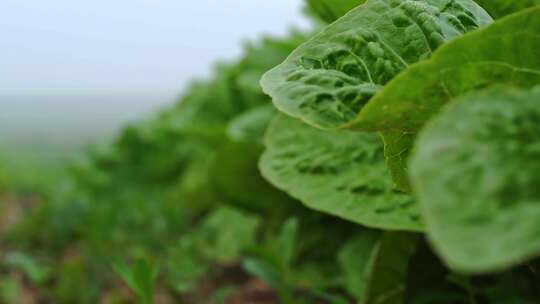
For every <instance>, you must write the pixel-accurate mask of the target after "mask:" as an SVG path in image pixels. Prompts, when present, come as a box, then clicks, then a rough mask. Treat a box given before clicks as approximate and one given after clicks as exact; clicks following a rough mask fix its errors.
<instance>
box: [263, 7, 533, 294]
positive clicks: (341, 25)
mask: <svg viewBox="0 0 540 304" xmlns="http://www.w3.org/2000/svg"><path fill="white" fill-rule="evenodd" d="M329 2H330V1H320V3H319V6H318V7H319V8H321V7H324V5H325V4H327V5H329V6H330V4H328V3H329ZM357 4H358V6H357V7H356V8H354V9H352V10H351V11H350V12H348V13H347V14H345V15H344V16H343V17H341V18H338V19H337V20H335V21H334V22H333V23H331V24H330V25H328V26H326V27H325V28H324V29H323V30H322V31H321V32H320V33H318V34H316V35H314V36H313V37H312V38H311V39H309V40H308V41H307V42H305V43H304V44H302V45H300V46H299V47H298V48H297V49H296V50H294V51H293V52H292V53H291V55H290V56H289V57H288V58H287V59H286V60H285V61H284V62H283V63H281V64H280V65H278V66H277V67H275V68H273V69H272V70H270V71H269V72H267V73H266V74H265V75H264V76H263V77H262V80H261V85H262V87H263V90H264V91H265V92H266V93H267V94H268V95H270V96H271V97H272V100H273V103H274V105H275V107H276V108H277V109H278V110H280V111H281V112H282V114H281V115H278V116H277V117H276V118H275V119H274V120H273V121H272V122H271V123H270V126H269V128H268V131H267V133H266V140H265V144H266V152H265V153H264V154H263V156H262V158H261V161H260V168H261V170H262V172H263V175H264V176H265V177H266V178H267V179H268V180H269V181H270V182H271V183H273V184H274V185H276V186H277V187H278V188H280V189H283V190H284V191H286V192H288V193H290V194H291V195H292V196H293V197H295V198H297V199H299V200H301V201H302V202H303V203H304V204H305V205H306V206H308V207H310V208H313V209H316V210H319V211H322V212H326V213H329V214H333V215H336V216H339V217H341V218H343V219H346V220H349V221H352V222H355V223H357V224H360V225H363V226H367V227H371V228H377V229H383V230H408V231H419V232H424V233H425V234H426V235H427V237H428V239H429V240H430V242H431V244H432V246H433V247H434V250H435V252H437V253H438V254H439V257H440V258H442V259H443V261H444V263H445V264H447V265H448V266H449V267H450V268H451V269H452V270H454V271H458V272H462V273H469V274H478V273H482V274H485V273H493V272H496V271H501V270H506V269H509V268H511V267H513V266H516V265H520V264H522V263H523V262H524V261H527V260H530V259H532V258H534V257H537V256H538V255H540V246H538V244H539V243H538V241H539V239H538V235H539V233H538V232H539V231H540V224H538V223H539V220H540V213H538V210H537V209H538V208H537V205H538V204H539V203H540V194H539V192H538V189H540V179H539V178H540V173H539V172H540V168H537V167H538V166H537V165H538V162H539V161H540V154H538V145H539V143H540V141H539V139H538V136H537V135H536V134H537V133H538V132H539V131H540V130H539V128H540V127H539V126H540V119H539V116H538V113H539V112H538V109H539V108H540V99H539V95H538V92H539V91H538V89H532V88H533V87H535V86H537V85H540V6H539V5H537V4H538V3H537V2H535V1H478V3H477V2H475V1H469V0H449V1H446V0H445V1H439V0H405V1H393V0H368V1H357ZM481 5H486V8H487V9H488V11H489V12H490V13H491V15H492V16H494V17H496V18H497V19H496V20H493V18H492V17H491V16H490V13H488V12H486V11H485V10H484V9H483V8H482V6H481ZM336 8H339V6H336ZM315 11H316V10H315ZM324 12H325V13H326V15H324V16H323V19H325V20H327V19H329V18H328V17H327V16H328V15H331V11H330V10H329V9H326V10H324ZM503 16H505V17H503ZM330 21H331V20H330ZM491 87H494V88H491ZM518 89H521V90H518ZM531 89H532V90H531ZM475 92H478V93H475ZM447 106H448V108H447ZM377 133H378V134H380V136H381V137H379V136H377ZM419 133H420V134H421V136H420V139H418V134H419ZM381 138H382V139H381ZM383 149H384V156H383ZM411 151H415V152H414V153H413V155H414V156H413V157H412V160H411V153H412V152H411ZM385 159H386V164H385V162H384V160H385ZM391 180H393V182H391ZM383 238H384V237H383ZM349 251H350V249H349ZM358 251H360V250H358ZM374 275H375V276H376V275H377V273H376V272H375V273H374ZM364 284H367V283H357V287H358V288H360V286H361V285H364ZM390 302H392V301H390ZM392 303H394V302H392Z"/></svg>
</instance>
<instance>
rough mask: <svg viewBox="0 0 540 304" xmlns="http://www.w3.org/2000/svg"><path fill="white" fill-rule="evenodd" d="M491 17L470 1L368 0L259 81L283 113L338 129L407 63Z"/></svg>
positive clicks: (414, 60) (486, 22) (425, 55)
mask: <svg viewBox="0 0 540 304" xmlns="http://www.w3.org/2000/svg"><path fill="white" fill-rule="evenodd" d="M491 21H492V19H491V17H490V16H489V15H488V14H487V13H486V12H485V11H484V10H483V9H482V8H480V7H479V6H478V5H477V4H476V3H474V2H473V1H472V0H452V1H448V0H369V1H367V2H366V3H365V4H364V5H361V6H359V7H357V8H355V9H353V10H352V11H351V12H350V13H348V14H347V15H345V16H344V17H342V18H340V19H339V20H338V21H336V22H335V23H333V24H331V25H329V26H328V27H326V28H325V29H324V30H323V31H322V32H320V33H319V34H317V35H315V36H314V37H313V38H312V39H310V40H309V41H307V42H306V43H304V44H303V45H301V46H300V47H298V48H297V49H296V50H295V51H294V52H293V53H292V54H291V55H290V56H289V57H288V58H287V59H286V60H285V62H283V63H282V64H281V65H279V66H277V67H276V68H274V69H272V70H270V71H269V72H267V73H266V74H265V75H264V76H263V78H262V80H261V84H262V87H263V90H264V91H265V93H267V94H268V95H270V96H271V97H272V98H273V102H274V104H275V106H276V107H277V108H278V109H279V110H281V111H283V112H284V113H286V114H288V115H290V116H293V117H297V118H300V119H302V120H304V121H305V122H307V123H308V124H311V125H314V126H318V127H322V128H330V129H331V128H338V127H343V126H346V125H347V124H348V123H350V122H352V121H353V120H354V119H355V118H356V116H357V113H358V112H360V110H361V109H362V107H363V106H364V105H365V104H366V103H367V102H368V101H369V100H370V99H371V97H372V96H373V95H375V93H377V92H378V91H379V90H380V89H381V87H382V86H383V85H385V84H386V83H387V82H388V81H389V80H391V79H392V78H394V76H396V75H397V74H398V73H400V72H401V71H402V70H404V69H405V68H407V66H409V65H410V64H412V63H415V62H417V61H419V60H422V59H426V58H428V57H429V56H430V55H431V53H432V52H433V51H434V50H435V49H437V48H438V47H439V46H441V45H442V44H443V43H445V42H446V41H449V40H451V39H453V38H456V37H459V36H461V35H463V34H464V33H466V32H468V31H471V30H475V29H478V28H479V27H481V26H483V25H486V24H489V23H490V22H491Z"/></svg>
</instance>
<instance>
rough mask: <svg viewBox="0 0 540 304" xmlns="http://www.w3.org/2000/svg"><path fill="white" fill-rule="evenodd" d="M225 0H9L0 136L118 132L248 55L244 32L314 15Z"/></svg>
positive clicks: (4, 15)
mask: <svg viewBox="0 0 540 304" xmlns="http://www.w3.org/2000/svg"><path fill="white" fill-rule="evenodd" d="M217 3H219V2H217V1H216V0H201V1H197V2H191V1H190V2H187V1H176V0H159V1H148V0H116V1H105V0H97V1H93V2H79V1H69V0H50V1H37V0H4V1H2V3H1V4H0V35H1V36H2V37H3V39H2V42H1V44H2V46H1V47H0V55H1V56H0V66H2V71H0V83H1V86H0V106H1V107H2V111H1V112H0V139H4V140H5V139H6V138H10V137H13V136H14V135H17V137H28V138H31V137H34V138H40V139H41V140H42V141H45V142H46V141H47V139H50V141H56V140H61V139H62V138H63V137H70V136H77V135H79V136H81V137H89V138H91V137H92V136H93V135H101V134H107V133H108V132H113V131H115V130H116V129H117V128H118V127H119V126H120V125H122V124H123V123H125V122H127V121H132V120H136V119H140V118H142V117H144V116H146V115H147V114H150V113H152V112H154V111H155V110H157V109H159V108H160V107H162V106H164V105H166V104H169V103H171V102H173V101H174V100H175V99H176V98H177V97H178V96H179V95H180V94H181V93H182V89H183V88H184V87H185V86H186V85H187V84H188V83H189V82H190V80H192V79H194V78H204V77H206V76H208V74H209V71H210V70H211V69H212V66H213V64H214V63H215V62H217V61H223V60H233V59H235V58H236V57H238V56H239V55H240V54H241V52H242V45H243V41H246V40H250V41H253V40H255V39H257V38H258V37H260V36H261V35H264V34H271V35H273V36H282V35H285V34H286V33H287V31H288V30H289V28H290V27H291V26H296V27H300V28H303V27H305V26H306V23H307V21H306V20H305V19H304V18H303V17H302V15H301V9H300V8H301V5H302V1H301V0H295V1H290V0H275V1H272V2H271V3H270V2H267V1H247V0H229V2H228V5H227V6H224V5H217ZM21 139H24V138H21Z"/></svg>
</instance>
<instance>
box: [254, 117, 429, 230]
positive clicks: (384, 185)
mask: <svg viewBox="0 0 540 304" xmlns="http://www.w3.org/2000/svg"><path fill="white" fill-rule="evenodd" d="M266 148H267V150H266V152H265V153H264V154H263V156H262V158H261V161H260V168H261V171H262V173H263V176H264V177H266V178H267V179H268V180H269V181H270V182H271V183H273V184H274V185H276V186H277V187H278V188H280V189H282V190H284V191H286V192H288V193H289V194H291V195H292V196H293V197H295V198H297V199H299V200H301V201H302V202H303V203H304V204H305V205H307V206H308V207H311V208H313V209H316V210H319V211H322V212H326V213H330V214H333V215H336V216H339V217H341V218H344V219H347V220H350V221H353V222H356V223H359V224H362V225H366V226H369V227H376V228H384V229H400V230H421V229H422V222H421V220H420V218H419V212H418V209H417V206H416V203H415V201H414V199H413V198H412V197H410V196H409V195H406V194H401V193H396V192H394V191H393V189H392V182H391V178H390V175H389V173H388V171H387V168H386V165H385V163H384V156H383V146H382V142H381V140H380V138H379V137H378V136H377V135H375V134H364V133H359V132H353V131H323V130H319V129H315V128H313V127H311V126H308V125H306V124H304V123H303V122H301V121H299V120H296V119H293V118H290V117H287V116H285V115H279V116H278V117H276V119H275V120H274V121H273V122H272V123H271V124H270V127H269V130H268V132H267V135H266Z"/></svg>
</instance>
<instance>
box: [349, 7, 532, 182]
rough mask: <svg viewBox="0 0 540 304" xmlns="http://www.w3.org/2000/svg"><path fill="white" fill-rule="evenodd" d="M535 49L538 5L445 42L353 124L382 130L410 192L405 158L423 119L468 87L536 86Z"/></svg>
mask: <svg viewBox="0 0 540 304" xmlns="http://www.w3.org/2000/svg"><path fill="white" fill-rule="evenodd" d="M539 50H540V6H539V7H536V8H532V9H528V10H525V11H523V12H521V13H517V14H514V15H511V16H509V17H507V18H504V19H501V20H500V21H497V22H496V23H495V24H493V25H491V26H489V27H487V28H484V29H482V30H479V31H477V32H473V33H469V34H467V35H465V36H463V37H462V38H459V39H456V40H455V41H453V42H450V43H448V44H446V45H444V46H443V47H441V48H440V49H439V50H438V51H436V52H435V53H434V54H433V57H432V58H431V59H429V60H427V61H424V62H421V63H418V64H416V65H414V66H412V67H411V68H409V69H408V70H407V71H405V72H404V73H402V74H401V75H399V76H398V77H396V78H395V79H394V80H393V81H391V82H390V83H389V84H388V85H387V86H385V88H384V89H383V90H382V91H381V92H380V93H379V94H377V96H375V97H374V98H373V99H372V100H371V101H370V102H369V103H368V104H367V105H366V106H365V107H364V109H363V110H362V112H361V113H360V114H359V116H358V118H357V120H356V122H355V125H354V126H353V128H357V129H361V130H369V131H383V136H384V139H385V143H386V148H387V149H386V152H387V157H388V162H389V166H390V168H391V169H392V173H393V176H394V177H395V178H396V179H395V182H396V184H397V188H398V189H400V190H403V191H408V190H409V186H408V180H407V168H406V163H407V161H406V159H407V157H408V156H407V155H408V153H409V150H410V148H411V147H412V145H413V143H414V138H415V134H416V133H417V132H418V131H419V130H420V129H421V128H422V126H423V125H424V124H425V122H426V121H427V120H429V119H430V118H431V117H432V116H433V115H435V114H436V113H438V112H439V111H440V109H441V107H442V106H444V105H445V104H447V103H448V102H450V101H451V100H452V99H453V98H455V97H456V96H460V95H462V94H464V93H467V92H469V91H473V90H477V89H481V88H484V87H486V86H490V85H493V84H497V83H503V84H507V85H512V86H516V87H523V88H530V87H532V86H534V85H536V84H539V83H540V56H539V55H538V54H539V53H538V52H539ZM411 88H414V89H411ZM396 138H402V139H406V140H395V139H396ZM396 153H398V154H399V157H396Z"/></svg>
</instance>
